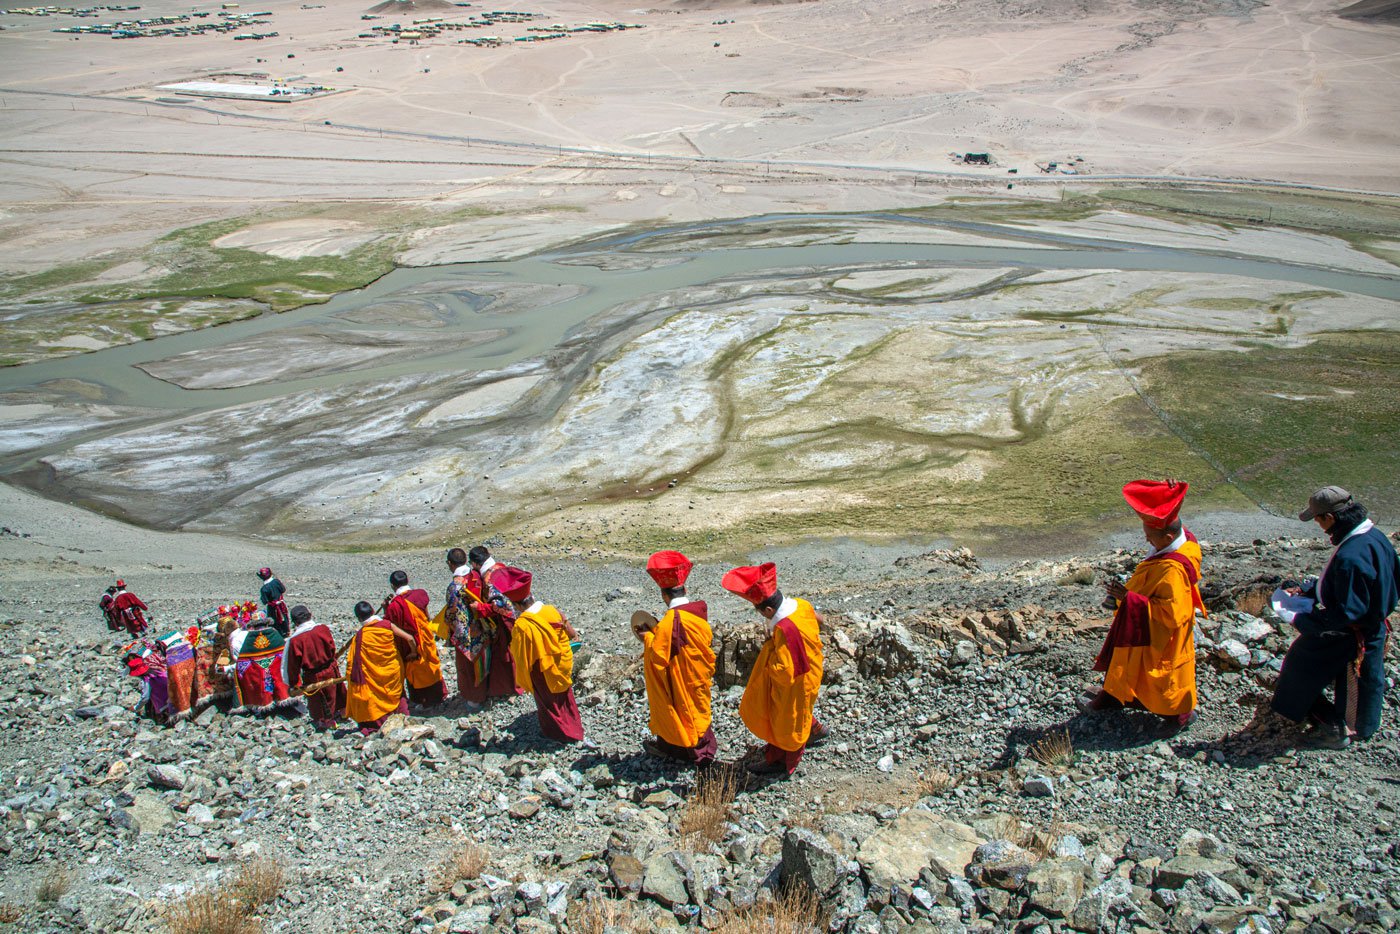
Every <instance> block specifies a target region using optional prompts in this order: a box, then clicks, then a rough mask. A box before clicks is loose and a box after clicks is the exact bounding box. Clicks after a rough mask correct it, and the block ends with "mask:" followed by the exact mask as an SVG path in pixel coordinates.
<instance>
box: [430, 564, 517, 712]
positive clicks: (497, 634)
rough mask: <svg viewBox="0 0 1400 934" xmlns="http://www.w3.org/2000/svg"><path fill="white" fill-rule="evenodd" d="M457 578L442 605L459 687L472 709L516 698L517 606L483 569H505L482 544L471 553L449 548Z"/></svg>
mask: <svg viewBox="0 0 1400 934" xmlns="http://www.w3.org/2000/svg"><path fill="white" fill-rule="evenodd" d="M447 566H448V568H449V569H451V571H452V581H451V582H450V583H449V584H448V585H447V603H446V606H445V607H444V609H443V621H444V623H445V624H446V627H447V630H448V633H449V636H448V638H449V641H450V642H451V643H452V647H453V649H454V651H455V653H456V658H455V660H456V663H457V692H458V693H459V694H460V695H461V696H462V699H463V700H464V701H465V702H466V703H467V706H468V707H469V708H471V709H479V708H481V707H483V706H485V705H486V704H487V703H488V702H489V701H490V700H491V699H493V698H499V697H514V696H515V695H516V694H519V693H520V690H519V688H517V687H516V684H515V665H514V663H513V661H512V658H511V654H510V639H511V627H512V626H513V625H514V622H515V610H514V608H513V607H512V605H511V602H510V600H508V599H506V597H505V595H503V594H502V593H501V592H500V590H499V589H498V588H496V587H495V586H493V585H491V584H489V583H487V581H486V578H485V577H484V576H483V574H482V571H481V568H482V567H483V566H487V571H488V573H489V575H490V576H491V577H492V578H494V577H496V576H497V573H498V571H497V569H503V566H502V565H500V564H498V563H497V562H496V561H495V559H493V558H492V557H491V554H490V552H488V551H487V550H486V549H485V548H483V547H481V546H477V547H476V548H473V549H472V550H471V554H470V555H468V553H467V552H465V551H463V550H462V549H460V548H453V549H452V550H451V551H449V552H448V553H447Z"/></svg>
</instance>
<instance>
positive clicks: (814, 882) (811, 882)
mask: <svg viewBox="0 0 1400 934" xmlns="http://www.w3.org/2000/svg"><path fill="white" fill-rule="evenodd" d="M780 875H781V879H782V882H783V884H784V885H801V886H804V887H805V888H807V889H808V890H809V891H811V892H812V893H814V894H816V895H819V896H821V895H826V894H827V893H829V892H831V891H832V890H834V889H835V888H836V887H837V886H838V885H840V884H841V882H842V881H844V880H845V878H846V875H847V869H846V859H845V858H844V857H843V856H842V855H841V854H840V853H838V852H837V851H836V848H835V847H834V846H832V845H831V844H830V843H829V842H828V841H827V839H826V837H823V836H822V835H821V834H819V833H817V832H816V831H814V830H808V829H807V828H805V827H795V828H792V829H790V830H788V832H787V833H785V834H783V862H782V869H781V874H780Z"/></svg>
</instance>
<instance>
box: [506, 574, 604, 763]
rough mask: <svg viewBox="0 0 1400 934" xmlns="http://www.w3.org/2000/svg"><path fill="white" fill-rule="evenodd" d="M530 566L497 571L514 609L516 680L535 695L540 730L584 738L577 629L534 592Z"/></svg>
mask: <svg viewBox="0 0 1400 934" xmlns="http://www.w3.org/2000/svg"><path fill="white" fill-rule="evenodd" d="M532 582H533V577H532V575H531V574H530V572H529V571H523V570H521V569H520V568H513V567H506V568H503V569H502V570H501V572H500V573H499V574H498V575H495V586H497V587H498V588H500V591H501V593H503V594H504V595H505V596H506V598H507V599H509V600H510V602H511V606H512V608H513V609H514V610H515V625H514V627H513V628H512V631H511V643H510V650H511V654H512V655H513V656H514V658H515V682H516V684H517V685H518V686H519V687H520V689H521V691H522V692H523V691H530V692H531V693H532V694H534V696H535V709H536V714H537V715H538V717H539V721H540V733H542V734H543V735H544V736H545V737H546V738H548V739H552V740H555V741H556V742H560V743H576V742H579V741H580V740H582V739H583V720H582V718H580V717H579V713H578V704H577V703H576V702H575V700H574V681H573V672H574V651H573V646H572V645H570V640H573V639H576V638H577V637H578V633H577V632H576V631H575V630H574V627H573V626H571V625H570V624H569V621H568V620H567V619H566V618H565V617H564V614H563V613H560V612H559V610H557V609H556V608H554V607H552V606H549V605H548V604H545V603H542V602H541V601H539V600H536V599H534V597H533V596H532V595H531V585H532Z"/></svg>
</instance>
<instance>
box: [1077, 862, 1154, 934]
mask: <svg viewBox="0 0 1400 934" xmlns="http://www.w3.org/2000/svg"><path fill="white" fill-rule="evenodd" d="M1136 908H1137V906H1136V905H1135V904H1134V903H1133V885H1132V883H1131V882H1129V881H1128V880H1127V879H1124V878H1123V877H1122V876H1114V877H1113V878H1111V879H1107V880H1105V881H1104V882H1103V883H1101V884H1100V885H1099V886H1097V887H1096V888H1094V889H1092V890H1091V891H1090V892H1089V893H1088V894H1086V895H1085V896H1083V897H1082V898H1081V899H1080V900H1079V904H1078V905H1076V906H1075V908H1074V911H1073V912H1072V913H1071V914H1070V916H1069V926H1070V927H1072V928H1074V929H1075V930H1076V931H1083V932H1086V934H1098V932H1100V931H1115V930H1117V929H1118V924H1117V919H1119V918H1125V917H1128V916H1130V915H1132V914H1133V913H1134V912H1135V911H1136Z"/></svg>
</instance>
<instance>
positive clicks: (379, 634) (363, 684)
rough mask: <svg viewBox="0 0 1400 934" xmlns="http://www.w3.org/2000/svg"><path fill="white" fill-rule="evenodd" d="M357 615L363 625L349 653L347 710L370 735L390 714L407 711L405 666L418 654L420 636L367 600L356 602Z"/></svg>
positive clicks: (352, 638)
mask: <svg viewBox="0 0 1400 934" xmlns="http://www.w3.org/2000/svg"><path fill="white" fill-rule="evenodd" d="M355 618H356V619H357V620H359V621H360V629H359V631H358V632H356V633H355V635H353V636H351V637H350V647H349V649H348V651H347V655H346V664H347V666H348V672H347V675H346V679H345V682H346V699H345V713H346V715H347V716H348V717H349V718H350V719H351V720H354V721H355V722H356V723H358V724H359V726H360V732H361V733H364V734H365V735H369V734H370V733H373V732H375V731H376V730H378V729H379V728H380V727H381V726H383V725H384V721H385V720H387V719H388V718H389V716H390V714H395V713H401V714H407V713H408V700H407V699H406V698H405V697H404V694H403V690H404V666H405V665H406V664H407V663H408V662H409V661H410V660H411V659H413V658H414V657H416V655H417V652H418V640H417V639H416V638H415V637H414V636H411V635H409V634H408V633H406V632H404V631H403V630H402V629H399V628H398V627H397V626H395V625H394V624H393V623H391V622H389V621H388V620H386V619H384V618H383V617H382V616H380V615H379V614H377V613H375V612H374V607H373V606H371V605H370V603H369V601H367V600H361V601H360V602H359V603H357V604H355Z"/></svg>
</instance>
